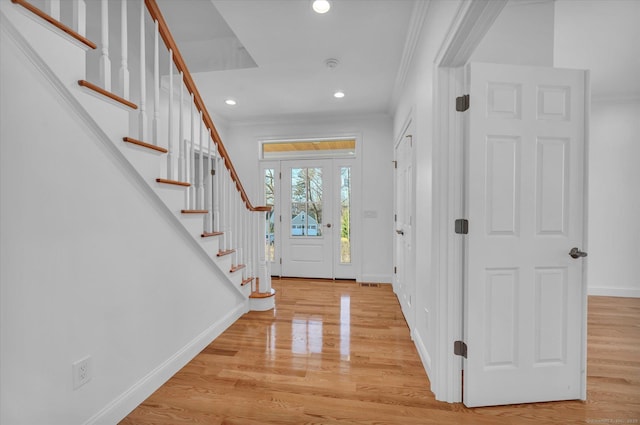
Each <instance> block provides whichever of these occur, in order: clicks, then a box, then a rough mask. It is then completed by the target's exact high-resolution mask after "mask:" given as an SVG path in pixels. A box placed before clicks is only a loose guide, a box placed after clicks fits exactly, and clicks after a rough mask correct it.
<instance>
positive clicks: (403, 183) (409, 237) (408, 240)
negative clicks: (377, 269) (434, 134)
mask: <svg viewBox="0 0 640 425" xmlns="http://www.w3.org/2000/svg"><path fill="white" fill-rule="evenodd" d="M413 146H414V141H413V121H412V120H411V119H409V122H408V124H407V125H406V126H405V129H404V131H403V132H402V135H401V136H400V139H399V140H398V141H397V143H396V146H395V152H394V158H395V160H394V161H395V162H394V168H395V212H394V221H395V235H394V238H395V242H394V251H393V253H394V268H393V272H394V273H393V287H394V291H395V293H396V294H397V296H398V300H399V301H400V306H401V307H402V312H403V314H404V317H405V320H406V321H407V325H408V326H409V329H413V327H414V322H415V306H414V301H415V298H416V285H415V255H414V250H413V237H414V231H413V221H414V218H413V217H414V212H415V205H414V187H415V184H414V182H415V176H414V157H415V155H414V154H413Z"/></svg>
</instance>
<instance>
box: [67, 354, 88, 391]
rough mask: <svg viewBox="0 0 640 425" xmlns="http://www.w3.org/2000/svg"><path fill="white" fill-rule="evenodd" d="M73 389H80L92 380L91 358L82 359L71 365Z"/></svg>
mask: <svg viewBox="0 0 640 425" xmlns="http://www.w3.org/2000/svg"><path fill="white" fill-rule="evenodd" d="M71 370H72V372H73V389H74V390H75V389H77V388H80V387H81V386H83V385H84V384H86V383H87V382H89V381H90V380H91V356H87V357H85V358H84V359H80V360H78V361H77V362H75V363H74V364H72V365H71Z"/></svg>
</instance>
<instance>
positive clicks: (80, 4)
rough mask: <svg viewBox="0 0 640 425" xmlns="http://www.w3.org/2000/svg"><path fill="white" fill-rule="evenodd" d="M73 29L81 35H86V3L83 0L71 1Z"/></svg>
mask: <svg viewBox="0 0 640 425" xmlns="http://www.w3.org/2000/svg"><path fill="white" fill-rule="evenodd" d="M72 19H73V24H72V25H73V29H74V30H75V31H76V32H77V33H78V34H80V35H81V36H83V37H84V36H85V35H87V4H86V3H85V1H84V0H74V1H73V17H72Z"/></svg>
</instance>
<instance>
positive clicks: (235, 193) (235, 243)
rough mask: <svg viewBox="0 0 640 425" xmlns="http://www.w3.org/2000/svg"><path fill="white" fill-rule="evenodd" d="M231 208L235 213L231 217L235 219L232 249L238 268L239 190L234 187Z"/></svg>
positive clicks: (234, 261) (233, 222)
mask: <svg viewBox="0 0 640 425" xmlns="http://www.w3.org/2000/svg"><path fill="white" fill-rule="evenodd" d="M231 198H232V199H231V208H232V209H233V212H232V213H231V217H233V221H232V222H231V223H232V226H233V233H232V235H233V239H232V240H231V247H232V248H233V249H235V252H234V253H233V263H234V264H235V265H236V266H237V265H238V264H239V261H238V250H239V249H240V247H239V246H238V190H237V188H236V187H235V185H234V187H233V191H232V192H231Z"/></svg>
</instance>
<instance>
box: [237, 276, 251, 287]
mask: <svg viewBox="0 0 640 425" xmlns="http://www.w3.org/2000/svg"><path fill="white" fill-rule="evenodd" d="M253 279H254V278H252V277H248V278H246V279H244V280H243V281H242V282H240V286H245V285H246V284H248V283H251V282H253Z"/></svg>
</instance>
